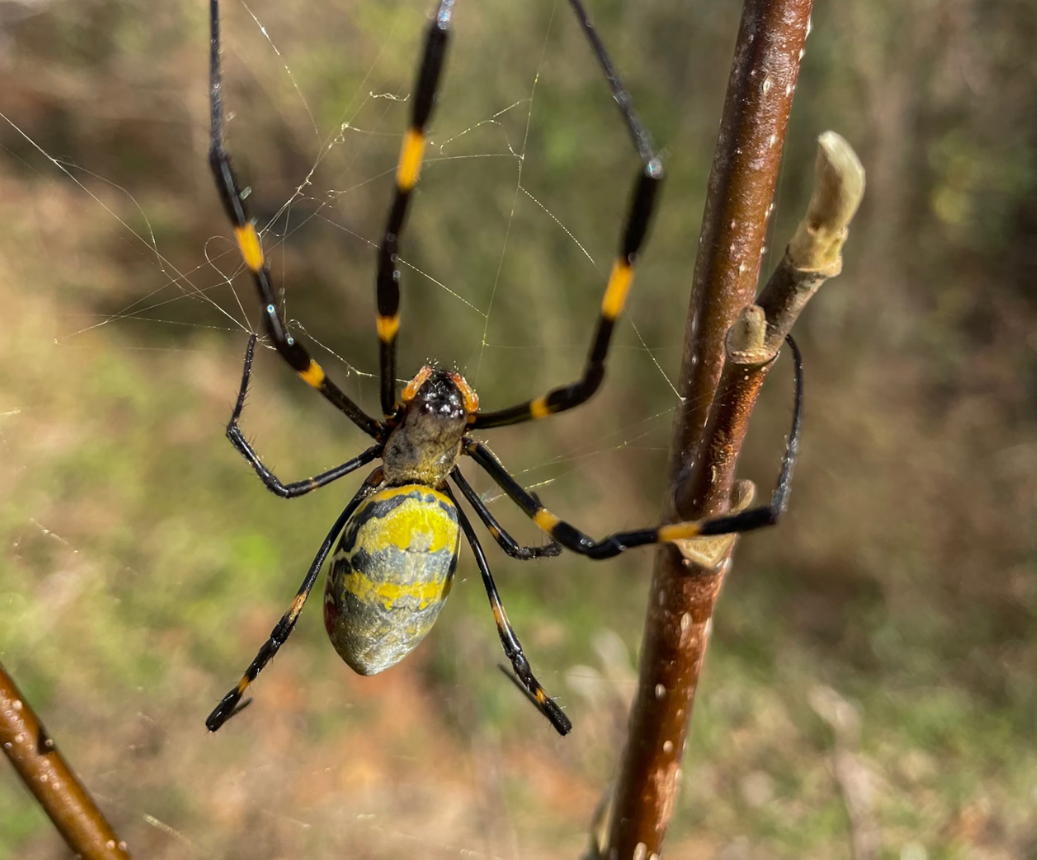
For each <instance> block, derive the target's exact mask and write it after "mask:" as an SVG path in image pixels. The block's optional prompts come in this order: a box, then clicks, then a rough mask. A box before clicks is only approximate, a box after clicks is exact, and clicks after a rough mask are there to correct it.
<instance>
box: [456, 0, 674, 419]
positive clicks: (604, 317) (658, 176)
mask: <svg viewBox="0 0 1037 860" xmlns="http://www.w3.org/2000/svg"><path fill="white" fill-rule="evenodd" d="M569 3H570V5H571V6H572V8H573V11H574V12H575V13H576V17H577V20H578V21H579V23H580V27H581V29H582V30H583V32H584V35H585V36H586V37H587V40H588V41H589V42H590V45H591V48H592V49H593V51H594V53H595V54H596V56H597V58H598V62H599V63H600V64H601V67H602V69H603V70H604V71H605V77H606V79H607V80H608V85H609V88H610V89H611V90H612V97H613V98H614V100H615V102H616V105H617V106H618V107H619V110H620V113H622V115H623V119H624V121H625V122H626V125H627V129H628V131H629V132H630V137H631V139H632V140H633V142H634V146H635V148H636V149H637V153H638V155H639V156H640V157H641V161H642V164H643V167H642V170H641V173H640V174H639V176H638V178H637V181H636V183H635V185H634V193H633V197H632V198H631V201H630V208H629V209H628V211H627V219H626V225H625V226H624V228H623V234H622V237H621V239H620V246H619V255H618V256H617V257H616V260H615V262H614V263H613V264H612V272H611V274H610V275H609V280H608V284H607V285H606V287H605V295H604V297H603V298H602V301H601V312H600V314H599V316H598V325H597V329H596V330H595V332H594V339H593V340H592V341H591V346H590V351H589V353H588V355H587V363H586V365H585V366H584V369H583V376H582V377H580V379H578V380H576V381H575V382H573V383H570V384H569V385H563V386H561V387H559V388H555V389H552V390H551V391H549V392H548V393H547V394H545V395H544V396H542V397H538V398H536V399H535V400H529V401H527V402H525V403H520V404H518V405H517V406H510V407H508V408H507V409H499V410H497V411H495V412H481V413H478V414H476V415H473V416H472V418H471V419H470V420H471V425H470V426H471V427H472V428H473V429H475V430H485V429H487V428H489V427H503V426H505V425H508V424H521V423H522V422H523V421H535V420H537V419H540V418H546V417H547V416H548V415H554V414H555V413H556V412H564V411H565V410H567V409H572V408H574V407H576V406H579V405H580V404H581V403H585V402H586V401H587V400H589V399H590V398H591V397H592V396H593V395H594V393H595V392H596V391H597V390H598V388H600V387H601V383H602V380H604V378H605V359H606V357H607V356H608V349H609V343H610V342H611V340H612V332H613V330H614V328H615V325H616V320H617V319H618V318H619V316H620V314H622V313H623V307H624V306H625V305H626V299H627V294H628V293H629V292H630V286H631V284H632V283H633V281H634V264H635V263H636V261H637V256H638V254H639V253H640V251H641V246H642V245H643V244H644V239H645V234H646V233H647V232H648V224H649V222H650V221H651V218H652V213H653V212H654V210H655V201H656V195H657V192H658V190H659V186H660V185H661V183H662V179H663V166H662V162H661V161H660V160H659V158H658V157H657V156H656V155H655V153H654V151H653V147H652V138H651V135H649V133H648V130H647V129H646V128H645V127H644V125H643V124H642V122H641V119H640V117H638V115H637V112H636V111H635V110H634V106H633V102H632V100H631V98H630V93H629V92H627V90H626V88H625V87H624V86H623V82H622V81H621V80H620V78H619V74H618V73H617V72H616V69H615V67H614V66H613V65H612V60H611V59H609V56H608V53H607V52H606V51H605V46H604V45H603V44H602V42H601V39H600V38H599V37H598V34H597V32H596V31H595V29H594V26H593V25H592V24H591V22H590V19H589V18H588V16H587V13H586V11H585V10H584V8H583V6H582V5H581V4H580V2H579V0H569Z"/></svg>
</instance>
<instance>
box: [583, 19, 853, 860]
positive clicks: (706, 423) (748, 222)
mask: <svg viewBox="0 0 1037 860" xmlns="http://www.w3.org/2000/svg"><path fill="white" fill-rule="evenodd" d="M810 10H811V0H746V2H745V6H744V9H743V14H742V21H741V25H740V27H739V33H738V39H737V44H736V48H735V57H734V62H733V64H732V69H731V75H730V78H729V81H728V91H727V97H726V99H725V104H724V115H723V119H722V122H721V129H720V135H719V137H718V140H717V148H716V153H715V155H714V160H713V168H712V172H711V175H710V181H709V192H708V197H707V200H706V207H705V215H704V219H703V226H702V235H701V237H700V240H699V249H700V250H699V257H698V259H697V261H696V266H695V274H694V281H693V286H692V300H691V305H690V308H689V317H688V325H687V329H686V332H685V344H684V354H683V361H682V366H681V374H680V383H679V386H680V387H679V391H680V394H681V396H682V398H683V399H684V406H685V408H684V409H682V410H680V411H679V413H678V415H677V417H676V419H675V423H674V432H673V441H672V446H671V457H670V465H669V470H670V471H669V485H670V487H671V493H670V497H669V498H668V499H667V511H666V517H667V518H668V519H669V520H671V521H673V520H689V519H698V518H700V517H704V516H711V515H714V514H718V513H723V512H725V511H729V510H731V509H732V508H740V507H744V506H745V505H747V504H748V503H749V501H750V499H751V496H752V489H751V487H750V486H749V485H748V484H747V483H746V482H736V479H735V464H736V461H737V457H738V453H739V452H740V450H741V447H742V442H743V440H744V438H745V434H746V431H747V429H748V420H749V416H750V414H751V412H752V408H753V405H754V404H755V401H756V397H757V394H758V392H759V390H760V386H761V385H762V383H763V380H764V378H765V376H766V374H767V371H768V370H769V368H770V367H771V365H772V363H773V359H774V356H775V355H776V352H777V348H778V346H777V345H775V343H774V337H775V336H776V335H777V334H778V332H779V331H781V330H782V329H784V331H785V332H787V331H788V327H791V324H792V321H793V320H794V319H795V316H796V315H797V314H798V312H799V310H800V309H801V308H802V306H803V301H805V299H804V300H803V301H800V300H799V299H798V298H797V297H798V296H801V295H802V294H803V293H804V292H806V293H808V294H807V296H806V298H809V295H812V294H813V292H814V291H816V288H817V286H819V282H817V283H816V285H814V286H813V287H812V289H810V290H800V289H798V287H799V286H800V284H801V283H802V280H803V279H801V278H799V277H798V276H796V277H793V276H791V275H789V277H784V280H783V281H782V283H780V284H776V285H775V286H774V289H773V291H772V292H770V293H767V292H766V291H765V295H766V298H767V301H768V303H769V307H772V308H773V309H774V312H773V314H771V315H768V313H767V308H766V307H757V308H750V305H751V304H752V299H753V294H754V292H755V287H756V283H757V281H758V278H759V266H760V259H761V253H762V248H763V242H764V235H765V231H766V225H767V220H768V216H769V214H770V210H771V200H772V198H773V193H774V188H775V184H776V182H777V175H778V168H779V165H780V161H781V152H782V148H783V144H784V140H785V131H786V126H787V122H788V115H789V110H790V108H791V105H792V94H793V93H794V91H795V88H796V80H797V77H798V74H799V62H800V58H801V56H802V50H803V45H804V41H805V39H806V32H807V24H808V20H809V16H810ZM859 185H860V186H861V187H863V182H861V183H859ZM821 196H822V197H823V198H824V200H825V201H828V202H829V205H821V204H819V205H818V206H817V207H812V208H811V212H810V213H809V214H808V218H807V221H808V227H805V228H803V229H802V230H801V231H797V240H798V241H795V242H794V243H793V245H794V246H795V249H796V254H795V255H794V256H792V257H791V258H790V257H789V254H786V258H787V259H791V263H790V264H789V265H790V266H791V269H792V270H793V271H795V272H798V271H799V269H798V265H802V264H803V262H804V261H805V260H807V261H811V262H817V260H818V259H822V258H823V259H824V260H825V261H826V262H827V263H828V264H830V263H831V257H832V256H833V249H834V256H835V257H838V253H839V248H840V247H841V244H842V239H843V238H845V226H846V222H847V221H848V220H849V217H850V216H852V213H853V211H854V210H855V209H856V203H854V204H853V205H852V206H849V207H847V206H842V207H839V206H833V205H830V201H831V200H832V199H833V195H831V194H827V193H825V194H822V195H821ZM851 196H852V194H851ZM835 198H836V199H839V196H838V195H835ZM856 199H857V200H858V201H859V199H860V198H859V193H858V194H857V196H856ZM833 211H835V212H838V213H839V214H838V215H837V216H832V215H831V214H830V213H832V212H833ZM818 212H821V213H822V214H821V215H819V214H818ZM844 215H845V218H843V216H844ZM840 218H843V220H842V223H841V225H840V227H839V228H838V229H836V230H835V231H834V233H833V231H832V230H830V229H820V228H819V225H820V224H824V225H826V226H830V222H831V221H833V220H835V221H838V220H839V219H840ZM839 230H842V232H841V233H840V232H839ZM801 233H802V235H801ZM837 236H838V238H837ZM793 245H790V252H789V253H790V254H791V253H792V252H791V249H792V247H793ZM819 245H825V246H826V248H827V250H828V252H829V254H828V256H827V257H824V256H823V255H819V254H814V255H810V254H808V253H801V248H811V249H814V250H816V249H817V247H818V246H819ZM783 262H784V261H783ZM797 264H798V265H797ZM828 273H829V274H830V273H833V272H830V271H829V272H828ZM786 274H789V273H788V272H786ZM815 280H816V279H815ZM811 284H814V281H811ZM761 298H763V297H761ZM782 336H783V334H782ZM780 342H781V341H780V339H778V341H777V344H778V345H780ZM725 361H726V365H725ZM718 388H719V389H720V390H721V391H722V394H723V396H721V397H717V396H716V395H717V391H718ZM710 540H711V541H712V543H711V544H709V545H707V544H706V543H705V542H702V541H692V542H687V544H688V545H685V546H681V547H680V548H676V547H673V546H664V547H661V548H660V549H659V551H658V553H657V556H656V564H655V569H654V573H653V579H652V585H651V588H650V591H649V597H648V608H647V613H646V618H645V633H644V642H643V645H642V651H641V665H640V678H639V682H638V692H637V698H636V700H635V702H634V706H633V709H632V712H631V718H630V726H629V733H628V738H627V743H626V747H625V749H624V753H623V758H622V761H621V764H620V772H619V777H618V781H617V784H616V788H615V795H614V802H613V809H612V814H611V823H610V826H609V835H608V839H607V842H606V844H605V845H600V843H599V846H598V849H599V852H598V853H599V855H600V856H601V857H607V858H609V860H633V858H637V860H648V858H653V857H656V856H657V855H661V853H662V845H663V840H664V837H665V834H666V827H667V825H668V823H669V820H670V817H671V815H672V813H673V808H674V804H675V802H676V796H677V789H678V782H679V774H680V763H681V759H682V755H683V752H684V743H685V739H686V736H687V728H688V723H689V720H690V717H691V710H692V706H693V703H694V696H695V690H696V688H697V685H698V679H699V674H700V671H701V668H702V663H703V660H704V657H705V651H706V644H707V641H708V636H709V623H710V620H711V618H712V615H713V608H714V606H715V603H716V599H717V597H718V595H719V592H720V587H721V584H722V582H723V577H724V574H725V573H726V572H727V570H728V568H729V567H730V553H731V550H732V549H733V546H734V538H731V537H728V538H722V539H719V541H718V540H717V539H710Z"/></svg>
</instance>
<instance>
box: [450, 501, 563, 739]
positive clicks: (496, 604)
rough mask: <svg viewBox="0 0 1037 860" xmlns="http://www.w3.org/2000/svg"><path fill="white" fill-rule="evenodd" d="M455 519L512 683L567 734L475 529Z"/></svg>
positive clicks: (462, 519) (461, 517) (464, 518)
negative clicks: (470, 555) (470, 554)
mask: <svg viewBox="0 0 1037 860" xmlns="http://www.w3.org/2000/svg"><path fill="white" fill-rule="evenodd" d="M444 491H445V492H446V494H447V495H448V496H450V497H451V499H453V502H454V505H455V506H457V499H456V498H454V495H453V493H452V492H451V491H450V489H449V487H444ZM457 519H458V522H459V523H460V524H461V529H462V531H464V534H465V537H466V538H468V543H469V545H470V546H471V547H472V552H473V553H474V555H475V563H476V564H477V565H479V572H480V573H481V574H482V581H483V585H484V586H486V596H487V597H488V598H489V599H490V606H491V608H492V609H493V620H494V621H495V622H496V624H497V634H498V635H499V636H500V641H501V645H503V646H504V654H505V655H506V656H507V658H508V660H510V661H511V667H512V669H514V671H515V678H514V679H513V680H516V681H518V683H519V684H520V686H521V688H522V689H523V690H524V691H525V692H526V694H527V695H528V696H529V699H530V701H531V702H532V703H533V704H534V705H535V706H536V708H537V710H539V711H540V713H542V714H543V715H544V716H545V717H547V719H548V721H549V722H550V723H551V725H552V726H554V728H555V731H557V732H558V734H560V735H567V734H569V732H570V731H571V730H572V727H573V725H572V723H571V722H570V721H569V718H568V717H567V716H566V715H565V714H564V713H563V711H562V709H561V708H560V707H558V703H557V702H555V700H554V699H552V698H551V697H550V696H548V695H547V693H546V692H544V688H543V687H542V686H541V685H540V682H539V681H538V680H537V679H536V677H535V676H534V675H533V670H532V669H531V668H530V666H529V660H527V659H526V655H525V654H524V653H523V651H522V644H521V643H520V642H519V640H518V636H516V635H515V629H514V628H513V627H512V626H511V622H510V621H509V620H508V616H507V613H506V612H505V611H504V604H503V603H501V599H500V594H498V593H497V586H496V585H495V584H494V582H493V574H491V573H490V565H489V562H487V560H486V554H485V553H484V552H483V549H482V546H481V545H480V543H479V538H477V537H476V535H475V529H473V528H472V524H471V522H470V521H469V519H468V517H467V516H466V515H465V513H464V511H463V510H461V508H460V507H459V506H457Z"/></svg>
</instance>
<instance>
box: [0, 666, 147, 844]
mask: <svg viewBox="0 0 1037 860" xmlns="http://www.w3.org/2000/svg"><path fill="white" fill-rule="evenodd" d="M0 747H2V748H3V751H4V753H5V755H6V756H7V758H8V760H9V761H10V762H11V764H12V765H14V769H15V771H17V773H18V775H19V776H20V777H21V778H22V781H23V782H24V783H25V784H26V785H27V786H28V787H29V790H30V791H31V792H32V793H33V794H34V795H35V796H36V800H37V801H38V802H39V804H40V806H42V807H43V809H44V811H45V812H46V813H47V815H48V816H50V820H51V821H52V822H53V823H54V827H56V828H57V830H58V832H59V833H60V834H61V836H62V838H63V839H64V840H65V842H66V843H67V844H68V847H69V848H71V849H72V851H73V852H75V853H76V854H77V855H78V856H80V857H83V858H85V860H128V858H129V856H130V854H129V851H128V850H127V848H126V843H125V842H122V841H120V839H119V837H118V836H116V835H115V830H114V829H113V828H112V826H111V824H109V823H108V821H107V820H106V819H105V817H104V815H103V813H102V812H101V810H100V809H98V808H97V805H96V804H95V803H94V801H93V799H92V798H91V797H90V795H89V794H88V793H87V790H86V788H85V787H84V786H83V784H82V783H81V782H80V781H79V780H78V779H77V778H76V775H75V774H74V773H73V772H72V768H71V767H69V765H68V762H67V761H65V757H64V756H63V755H62V754H61V753H60V752H59V751H58V748H57V746H55V744H54V741H53V739H52V738H51V737H50V735H48V734H47V731H46V730H45V729H44V728H43V724H42V723H41V722H40V720H39V717H37V716H36V714H35V712H34V711H33V709H32V707H31V706H30V705H29V703H28V702H27V701H26V699H25V696H23V695H22V693H21V691H20V690H19V689H18V687H17V686H16V685H15V683H14V680H13V679H12V678H11V676H10V675H8V674H7V671H6V670H5V669H4V667H3V665H2V664H0Z"/></svg>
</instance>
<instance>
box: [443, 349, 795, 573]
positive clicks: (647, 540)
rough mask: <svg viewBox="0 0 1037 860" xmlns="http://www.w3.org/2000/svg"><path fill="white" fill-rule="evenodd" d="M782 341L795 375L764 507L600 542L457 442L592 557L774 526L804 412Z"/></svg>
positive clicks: (539, 519)
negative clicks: (776, 470)
mask: <svg viewBox="0 0 1037 860" xmlns="http://www.w3.org/2000/svg"><path fill="white" fill-rule="evenodd" d="M786 341H787V342H788V344H789V347H790V348H791V349H792V357H793V361H794V364H795V374H796V393H795V402H794V405H793V410H792V430H791V431H790V433H789V437H788V442H787V443H786V447H785V456H784V459H783V460H782V465H781V474H780V475H779V476H778V484H777V487H776V488H775V490H774V493H773V494H772V495H771V502H770V504H769V505H767V506H761V507H758V508H751V509H749V510H747V511H742V512H741V513H737V514H731V515H730V516H721V517H714V518H711V519H705V520H692V521H688V522H681V523H671V524H667V525H662V526H658V527H657V528H650V529H640V530H638V531H629V532H617V533H616V534H613V535H609V536H608V537H605V538H603V539H602V540H600V541H596V540H594V539H592V538H590V537H588V536H587V535H586V534H584V533H583V532H581V531H580V530H579V529H577V528H576V527H574V526H572V525H570V524H569V523H567V522H564V521H563V520H561V519H559V518H558V517H557V516H555V515H554V514H553V513H551V512H550V511H549V510H548V509H547V508H545V507H544V506H543V505H541V504H540V502H539V500H538V499H537V498H536V497H535V496H533V495H532V494H531V493H529V492H527V491H526V490H525V489H523V487H522V485H521V484H519V483H518V481H516V480H515V479H514V478H512V477H511V475H510V474H509V473H508V471H507V469H505V468H504V466H503V465H502V464H501V462H500V460H498V459H497V457H496V456H495V455H494V453H493V452H492V451H490V449H489V448H487V447H486V446H485V445H483V444H482V443H480V442H476V441H475V440H474V439H471V438H469V437H465V438H464V440H463V441H462V446H463V447H462V450H463V451H464V453H465V454H467V455H468V456H470V457H471V458H472V459H473V460H475V462H476V463H478V464H479V465H480V466H482V468H483V469H485V470H486V472H487V473H489V475H490V477H491V478H493V480H494V481H496V482H497V484H498V485H500V487H501V489H502V490H504V492H505V493H507V494H508V496H509V497H510V498H511V499H512V501H514V502H515V503H516V504H517V505H518V506H519V507H520V508H522V510H523V511H525V513H526V514H527V515H528V516H529V517H530V518H531V519H532V520H533V522H535V523H536V524H537V525H538V526H540V528H542V529H543V530H544V531H545V532H547V533H548V534H549V535H550V536H551V537H552V538H554V540H556V541H557V542H558V543H560V544H561V545H562V546H563V547H565V548H566V549H569V550H572V551H573V552H578V553H580V555H585V556H588V557H589V558H593V559H604V558H612V557H613V556H615V555H619V553H621V552H624V551H625V550H628V549H633V548H634V547H637V546H647V545H649V544H656V543H669V542H672V541H679V540H687V539H690V538H695V537H704V536H707V535H724V534H735V533H740V532H747V531H752V530H754V529H758V528H763V527H765V526H771V525H774V524H775V523H776V522H777V521H778V520H779V518H780V517H781V515H782V514H783V513H784V512H785V509H786V508H787V507H788V500H789V492H790V490H791V486H792V468H793V466H794V465H795V461H796V453H797V451H798V450H799V431H800V418H801V414H802V410H803V358H802V356H801V354H800V352H799V347H798V346H797V345H796V342H795V341H794V340H793V339H792V338H791V337H787V338H786Z"/></svg>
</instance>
